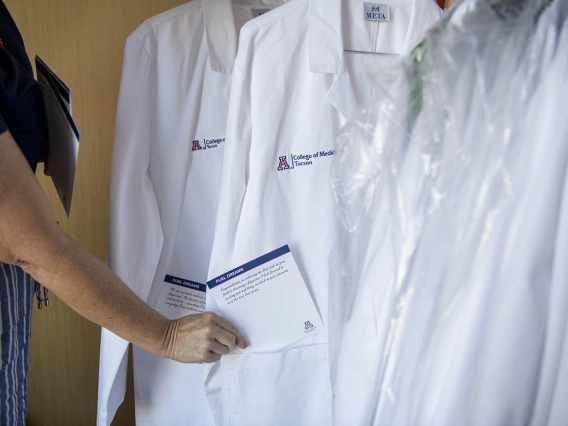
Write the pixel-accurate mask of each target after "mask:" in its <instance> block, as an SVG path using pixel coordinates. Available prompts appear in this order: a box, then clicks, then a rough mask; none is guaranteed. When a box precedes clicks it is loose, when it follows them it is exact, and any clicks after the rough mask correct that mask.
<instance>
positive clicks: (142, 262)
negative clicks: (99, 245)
mask: <svg viewBox="0 0 568 426" xmlns="http://www.w3.org/2000/svg"><path fill="white" fill-rule="evenodd" d="M282 2H283V1H282V0H280V1H269V2H267V1H261V0H259V1H248V2H240V3H239V4H234V5H231V2H230V1H229V0H205V1H203V0H194V1H192V2H190V3H187V4H184V5H182V6H179V7H177V8H175V9H172V10H169V11H167V12H165V13H162V14H160V15H157V16H155V17H153V18H151V19H149V20H148V21H146V22H145V23H144V24H142V25H141V26H140V27H139V28H138V29H137V30H136V31H135V32H134V33H132V34H131V35H130V36H129V38H128V40H127V42H126V47H125V54H124V65H123V74H122V83H121V89H120V96H119V103H118V111H117V118H116V130H115V141H114V152H113V163H112V181H111V191H110V214H109V234H108V237H109V238H108V264H109V266H110V267H111V268H112V270H113V271H114V272H115V273H116V274H117V275H118V276H119V277H120V278H121V279H122V280H123V281H124V282H126V283H127V285H129V286H130V287H131V288H132V289H133V290H134V292H135V293H136V294H137V295H138V296H139V297H140V298H141V299H142V300H144V301H146V302H147V303H148V304H149V305H150V306H152V307H155V305H156V302H157V298H158V295H159V293H160V290H161V288H162V286H163V285H164V283H163V280H164V277H165V275H166V274H169V275H172V276H175V277H181V278H184V279H188V280H192V281H196V282H200V283H205V281H206V278H207V268H208V265H209V257H210V252H211V245H212V239H213V232H214V224H215V215H216V211H217V200H218V194H219V185H220V175H221V174H220V170H221V165H222V158H223V149H224V138H225V127H226V117H227V109H228V100H227V97H226V95H225V94H224V92H225V89H226V87H227V85H228V83H229V81H230V78H231V71H232V68H233V62H234V58H235V56H236V48H237V30H238V29H239V28H240V27H241V26H242V25H243V24H244V23H245V22H246V21H248V20H249V19H251V18H252V17H253V13H252V11H251V7H266V4H272V5H274V6H276V5H278V4H281V3H282ZM205 140H207V141H215V142H213V143H211V142H207V143H206V142H205ZM194 141H198V142H199V147H201V149H197V150H194V148H197V147H196V146H195V144H194ZM127 348H128V343H127V342H126V341H124V340H122V339H121V338H119V337H117V336H116V335H114V334H112V333H110V332H109V331H107V330H103V332H102V337H101V360H100V372H99V398H98V412H97V424H98V425H101V426H102V425H109V424H110V423H111V422H112V419H113V417H114V415H115V413H116V410H117V408H118V406H119V405H120V404H121V403H122V401H123V399H124V393H125V386H126V367H127V362H128V361H127V360H128V356H127ZM133 356H134V388H135V402H136V419H137V423H138V424H144V425H156V426H168V425H172V426H173V425H175V426H179V425H198V426H208V425H213V424H214V422H213V417H212V415H211V410H210V407H209V406H208V403H207V400H206V398H205V394H204V391H203V384H202V383H203V380H202V378H203V369H202V366H199V365H182V364H179V363H176V362H173V361H170V360H166V359H161V358H158V357H155V356H153V355H150V354H148V353H146V352H144V351H142V350H140V349H139V348H137V347H134V352H133Z"/></svg>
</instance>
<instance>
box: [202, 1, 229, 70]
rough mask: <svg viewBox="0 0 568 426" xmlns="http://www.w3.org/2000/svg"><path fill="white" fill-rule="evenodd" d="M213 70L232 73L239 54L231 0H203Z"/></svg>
mask: <svg viewBox="0 0 568 426" xmlns="http://www.w3.org/2000/svg"><path fill="white" fill-rule="evenodd" d="M202 1H203V15H204V19H205V37H206V40H207V50H208V52H209V64H210V66H211V70H212V71H216V72H220V73H223V74H230V73H231V72H232V71H233V64H234V62H235V57H236V56H237V29H236V27H235V19H234V17H233V7H232V4H231V0H202Z"/></svg>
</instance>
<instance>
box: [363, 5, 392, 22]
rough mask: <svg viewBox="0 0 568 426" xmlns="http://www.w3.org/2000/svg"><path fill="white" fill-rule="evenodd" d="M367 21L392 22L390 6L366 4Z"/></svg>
mask: <svg viewBox="0 0 568 426" xmlns="http://www.w3.org/2000/svg"><path fill="white" fill-rule="evenodd" d="M364 11H365V21H384V22H388V21H390V6H389V5H388V4H376V3H365V4H364Z"/></svg>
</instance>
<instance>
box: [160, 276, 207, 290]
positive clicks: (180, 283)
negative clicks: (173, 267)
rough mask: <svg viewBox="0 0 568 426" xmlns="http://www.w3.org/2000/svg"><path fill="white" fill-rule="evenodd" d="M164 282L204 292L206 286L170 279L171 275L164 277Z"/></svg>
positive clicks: (180, 279)
mask: <svg viewBox="0 0 568 426" xmlns="http://www.w3.org/2000/svg"><path fill="white" fill-rule="evenodd" d="M164 282H167V283H170V284H175V285H179V286H181V287H186V288H192V289H193V290H197V291H202V292H206V291H207V286H206V285H205V284H200V283H196V282H195V281H189V280H185V279H183V278H178V277H172V276H171V275H166V278H164Z"/></svg>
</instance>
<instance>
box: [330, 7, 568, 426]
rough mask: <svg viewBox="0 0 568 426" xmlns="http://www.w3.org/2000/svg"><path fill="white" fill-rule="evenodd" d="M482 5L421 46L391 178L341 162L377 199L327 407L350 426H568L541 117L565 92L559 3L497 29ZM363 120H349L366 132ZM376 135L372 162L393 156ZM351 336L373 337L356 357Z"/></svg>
mask: <svg viewBox="0 0 568 426" xmlns="http://www.w3.org/2000/svg"><path fill="white" fill-rule="evenodd" d="M478 3H479V6H480V7H479V10H477V11H476V12H475V13H474V14H471V13H469V12H470V11H471V10H472V9H473V10H475V8H468V9H469V10H467V9H466V10H464V11H463V13H464V14H463V15H461V16H460V17H459V19H462V21H461V22H457V23H456V25H455V26H454V27H453V28H452V29H451V31H444V29H443V28H441V29H440V28H439V29H437V30H436V31H434V32H433V34H434V35H435V36H431V37H429V38H428V40H427V42H426V54H425V56H424V57H425V58H426V59H425V60H424V63H426V64H427V65H424V64H423V66H422V67H421V70H422V72H424V73H425V75H424V79H422V80H421V81H422V83H423V84H422V88H423V93H424V94H425V103H424V106H423V108H422V112H421V114H420V116H419V117H418V120H417V124H416V126H415V128H414V129H413V130H412V134H411V138H410V140H407V141H405V144H404V145H405V146H408V147H409V148H408V150H407V151H406V153H405V155H404V160H403V161H401V162H398V163H396V162H395V161H393V163H396V164H397V167H394V168H392V170H396V173H393V175H394V176H395V177H394V178H393V179H392V180H390V181H389V180H386V179H385V177H384V175H385V174H388V173H387V172H383V170H387V169H386V167H383V168H382V169H381V171H380V172H379V173H378V175H380V174H381V173H383V175H381V177H380V178H379V179H376V180H374V179H375V177H374V176H373V173H367V175H368V176H372V179H369V181H370V184H369V185H368V186H365V184H366V182H364V181H363V180H362V179H361V176H359V175H357V172H356V171H362V170H364V167H366V166H368V162H367V161H366V160H367V159H368V158H370V157H369V156H367V155H363V154H365V153H366V152H365V151H363V152H362V154H361V155H360V157H361V158H362V159H363V160H365V161H360V164H359V167H357V164H356V161H354V162H355V164H349V163H348V162H344V164H349V166H350V167H349V169H348V170H346V173H345V175H347V176H348V175H350V174H351V179H347V181H348V182H347V183H346V184H345V185H346V187H349V185H350V184H356V183H361V182H362V183H363V188H362V189H361V190H360V192H361V193H365V192H366V189H368V190H369V192H368V193H367V194H366V195H367V196H368V197H371V196H375V197H376V200H375V201H376V204H375V205H373V206H372V208H370V209H369V211H365V212H362V215H363V216H367V219H368V222H366V221H365V220H366V219H364V220H363V221H361V222H360V224H362V226H360V227H359V229H357V230H356V232H355V234H354V235H355V236H354V239H353V240H352V242H355V243H359V242H361V241H363V242H366V243H368V247H367V248H366V249H367V253H366V256H365V257H366V262H365V266H366V269H365V270H364V273H363V274H362V275H363V278H362V279H361V278H360V276H359V275H358V274H359V271H357V270H356V269H352V268H351V267H350V265H349V264H348V265H347V268H349V272H348V275H349V276H350V278H352V282H353V290H352V293H355V294H354V295H350V296H351V297H353V298H354V299H355V303H354V304H353V305H352V306H350V310H349V312H348V313H346V314H345V315H344V318H345V319H347V321H345V322H344V323H343V324H342V328H341V329H340V330H338V331H339V332H340V333H338V334H342V337H340V339H341V340H342V341H341V345H340V354H339V356H338V359H339V360H338V367H337V373H336V380H337V382H336V383H338V387H337V389H338V393H336V394H335V402H336V405H335V409H336V412H342V413H343V414H344V416H345V417H344V418H345V419H347V418H349V421H350V422H351V423H349V424H366V425H367V424H369V425H370V424H373V425H381V426H382V425H385V426H387V425H388V426H393V425H397V426H406V425H417V424H418V425H425V426H426V425H432V426H446V425H447V426H453V425H456V424H464V425H476V426H477V425H483V426H488V425H491V426H500V425H507V424H535V425H545V424H549V425H561V424H566V422H567V419H568V416H567V414H566V413H567V410H566V405H565V404H562V403H560V401H563V400H565V399H566V389H567V386H566V380H565V375H563V374H560V373H561V372H563V371H565V369H566V358H567V357H566V345H567V341H566V337H565V333H566V326H567V312H568V310H567V308H566V303H565V300H566V299H565V297H566V270H567V269H566V266H565V264H566V262H565V261H564V260H563V259H565V256H566V243H565V241H566V222H567V220H568V217H567V216H566V198H565V197H566V184H567V181H566V179H567V175H566V170H568V168H567V165H568V150H567V149H566V139H567V137H568V126H567V125H566V122H565V121H558V120H556V119H555V118H553V117H555V115H556V114H555V113H554V111H558V109H559V108H561V106H560V105H561V102H562V98H561V97H560V96H558V93H564V92H565V91H566V89H567V83H568V67H567V65H568V60H567V59H566V55H565V54H564V52H565V51H566V46H567V45H566V43H567V41H568V33H567V32H566V31H567V29H568V24H567V23H566V21H565V17H566V11H567V10H568V9H567V8H566V3H562V2H557V3H554V4H553V5H552V6H550V8H549V9H548V10H545V11H544V12H542V15H541V16H540V20H538V24H536V22H537V20H536V19H535V15H532V14H531V15H528V16H523V19H524V20H523V21H522V22H520V23H515V24H514V25H513V24H511V25H510V26H505V25H504V24H503V23H502V21H501V20H500V19H499V18H497V16H496V12H495V11H494V10H493V9H491V8H490V7H489V6H488V5H487V4H486V2H483V1H480V2H478ZM537 3H539V2H533V5H537V6H542V3H539V4H537ZM468 6H478V5H468ZM505 12H516V11H515V10H514V9H513V10H505ZM511 15H512V16H513V17H514V16H516V14H515V13H511ZM514 19H516V18H513V20H514ZM559 22H561V23H562V22H564V23H563V24H562V25H563V30H561V29H562V25H559V24H558V23H559ZM559 27H560V28H559ZM562 31H564V34H563V35H562ZM455 65H457V67H456V66H455ZM415 78H419V77H416V76H415ZM406 99H408V98H406ZM385 105H386V103H385ZM378 109H379V110H380V109H381V108H378ZM390 111H391V117H392V116H396V115H397V111H396V110H393V109H392V108H391V110H390ZM446 112H449V114H448V115H446ZM365 118H366V114H362V115H361V117H360V118H358V120H354V123H357V122H358V124H355V126H360V127H361V128H362V129H366V130H367V132H368V129H370V128H372V126H373V122H368V123H366V122H365ZM361 123H362V124H361ZM364 133H365V132H364V131H362V132H361V134H364ZM395 133H396V132H395ZM373 136H376V135H373ZM367 138H368V136H365V137H364V138H362V139H361V140H360V141H359V142H360V143H361V145H363V144H364V142H365V141H366V140H367ZM369 139H370V138H369ZM373 140H374V141H383V140H384V141H387V142H386V147H385V146H382V145H381V146H379V145H377V148H380V149H377V153H379V154H376V155H378V156H380V155H382V153H386V152H389V150H388V149H387V147H388V143H389V142H388V141H389V140H392V138H391V139H389V138H374V139H373ZM346 148H347V149H348V150H349V149H350V148H353V150H358V149H359V147H357V146H356V145H355V141H353V142H352V143H351V144H350V145H347V146H346ZM342 152H343V150H342ZM348 155H353V156H354V157H357V156H356V155H354V154H353V153H348ZM389 164H390V163H389V162H387V161H386V160H384V161H383V163H382V164H381V165H382V166H386V165H389ZM340 175H341V173H340ZM344 177H345V176H344ZM349 180H350V181H351V182H349ZM373 185H376V188H373ZM389 185H390V186H391V187H390V188H389ZM389 189H394V190H393V191H391V193H392V192H396V193H397V195H398V197H396V198H391V199H390V201H391V202H392V201H396V203H394V202H393V203H391V204H390V205H388V202H389V198H388V197H382V198H380V196H381V195H384V194H388V193H389ZM373 192H374V193H373ZM383 201H385V203H383ZM361 204H362V203H361ZM385 204H387V206H386V207H385ZM347 207H351V206H347ZM397 215H398V218H396V219H398V220H392V218H393V217H395V216H397ZM369 234H371V235H372V237H371V238H370V239H369V241H370V243H369V241H367V240H365V236H366V235H369ZM385 235H386V236H385ZM346 250H347V251H348V252H349V251H351V250H355V251H362V250H361V249H360V248H358V247H351V245H350V244H349V243H348V245H347V246H346ZM561 259H562V260H561ZM357 278H359V279H357ZM346 296H347V295H345V294H344V297H346ZM346 298H347V297H346ZM558 300H562V301H563V302H558ZM338 323H339V321H338ZM358 341H363V342H370V343H368V344H366V345H365V346H362V347H361V350H360V351H358V352H357V351H352V350H351V349H350V346H349V345H350V344H352V345H355V344H357V342H358ZM361 365H363V367H361ZM349 409H350V410H351V411H348V410H349ZM338 424H348V423H338Z"/></svg>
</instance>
